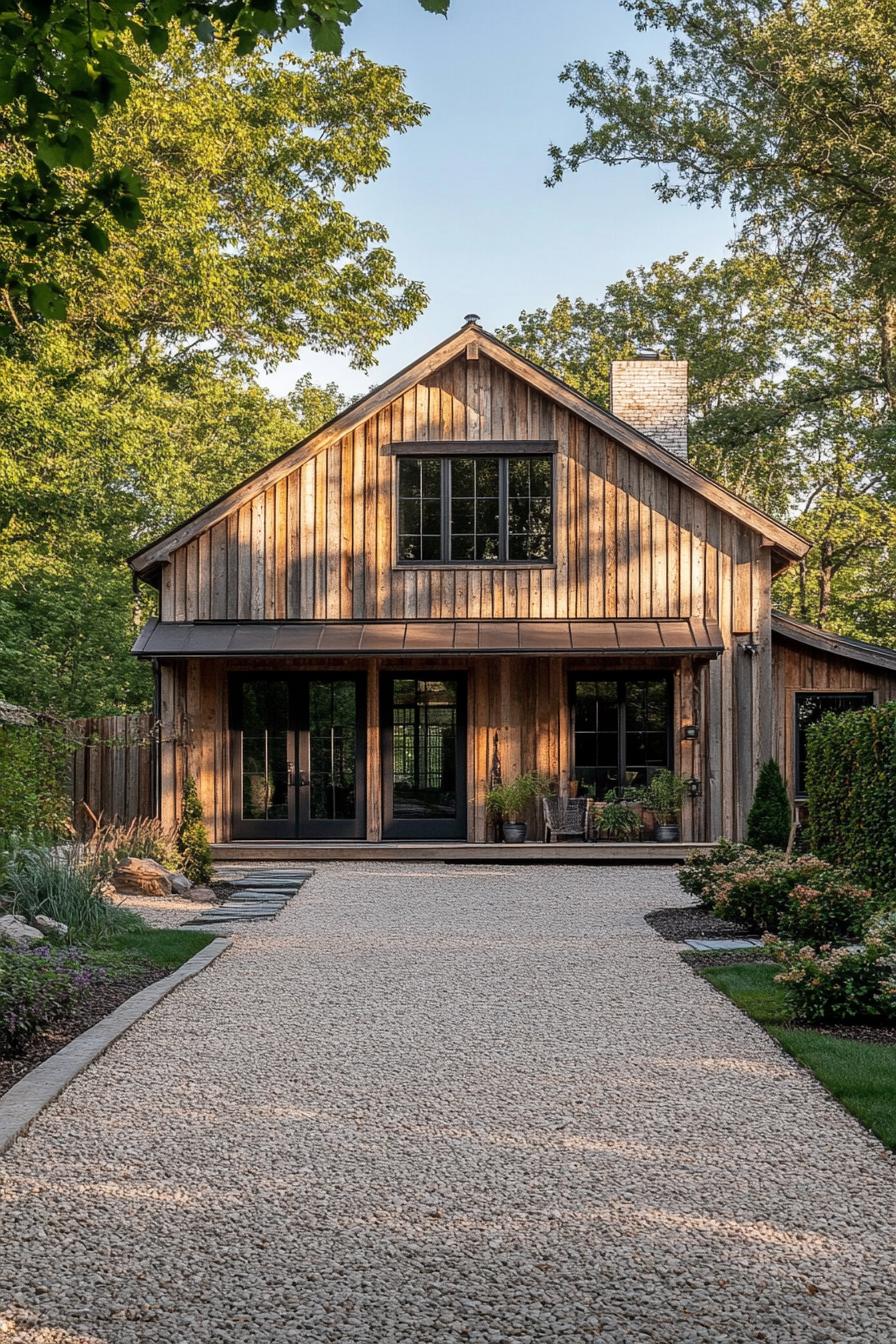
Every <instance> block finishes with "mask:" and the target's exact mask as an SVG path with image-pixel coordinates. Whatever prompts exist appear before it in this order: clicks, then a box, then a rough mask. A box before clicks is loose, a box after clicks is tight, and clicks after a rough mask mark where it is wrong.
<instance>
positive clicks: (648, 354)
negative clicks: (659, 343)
mask: <svg viewBox="0 0 896 1344" xmlns="http://www.w3.org/2000/svg"><path fill="white" fill-rule="evenodd" d="M659 357H660V352H659V350H654V349H652V348H651V347H650V346H649V345H643V346H640V347H639V348H638V350H637V351H636V353H635V359H659Z"/></svg>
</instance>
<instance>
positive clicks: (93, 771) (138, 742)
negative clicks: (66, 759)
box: [71, 714, 157, 831]
mask: <svg viewBox="0 0 896 1344" xmlns="http://www.w3.org/2000/svg"><path fill="white" fill-rule="evenodd" d="M72 730H73V737H74V740H75V741H76V742H77V743H78V744H79V745H77V746H76V747H75V751H74V754H73V756H72V768H71V787H72V819H73V821H74V824H75V826H76V827H77V829H78V830H80V831H83V830H89V829H90V827H91V825H92V823H91V820H90V814H89V813H88V811H87V808H89V809H90V812H92V813H93V814H94V816H96V817H98V816H100V815H101V814H102V816H103V817H104V818H105V820H106V821H112V820H113V819H115V820H118V821H122V822H128V821H133V819H134V818H135V817H152V816H154V815H155V770H154V759H155V750H154V746H155V737H156V734H157V725H156V723H155V720H154V719H153V716H152V714H107V715H104V716H103V717H101V718H92V719H75V720H74V722H73V723H72ZM85 805H86V806H85Z"/></svg>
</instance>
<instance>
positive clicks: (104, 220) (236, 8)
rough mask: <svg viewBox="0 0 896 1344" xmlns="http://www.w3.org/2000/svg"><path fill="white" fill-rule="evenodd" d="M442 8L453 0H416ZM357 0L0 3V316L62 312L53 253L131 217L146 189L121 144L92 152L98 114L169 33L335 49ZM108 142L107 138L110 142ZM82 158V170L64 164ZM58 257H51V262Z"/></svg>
mask: <svg viewBox="0 0 896 1344" xmlns="http://www.w3.org/2000/svg"><path fill="white" fill-rule="evenodd" d="M418 3H419V4H420V5H421V6H422V7H423V8H424V9H425V10H428V11H430V12H431V13H436V14H445V13H447V10H448V5H449V0H418ZM360 8H361V0H140V4H134V3H133V0H94V2H93V3H91V0H86V3H84V0H22V3H21V4H19V5H18V6H10V7H7V9H6V10H5V12H4V13H3V14H2V15H0V39H2V42H0V46H2V51H0V136H2V140H3V145H4V153H5V155H6V156H7V157H8V158H10V159H11V160H12V161H13V162H14V165H15V167H14V171H10V172H8V173H6V174H5V175H4V176H3V179H2V181H0V296H2V300H3V303H2V305H0V324H7V323H8V324H11V325H12V327H13V328H14V329H18V328H19V327H21V325H22V324H23V323H24V322H25V321H26V319H27V318H28V317H29V316H36V317H42V318H44V319H47V318H60V317H63V316H65V313H66V311H67V306H68V296H69V293H70V290H69V288H68V286H67V285H66V283H65V280H64V278H63V277H62V275H61V274H60V272H59V269H58V258H59V254H60V253H62V254H63V255H65V254H68V253H70V252H73V251H74V252H79V251H81V250H82V248H83V247H85V246H86V247H87V248H92V249H93V250H95V251H96V252H98V253H100V254H104V253H105V252H107V251H108V250H109V247H110V244H111V243H112V241H113V234H112V233H111V232H110V228H109V225H110V223H112V222H114V224H115V225H117V226H118V229H119V230H120V229H134V228H136V227H137V225H138V224H139V223H140V221H141V219H142V217H143V209H144V207H143V203H142V198H143V196H144V192H145V189H146V183H145V179H144V178H143V176H142V174H141V171H140V167H139V164H138V163H137V162H136V161H135V160H133V159H131V158H130V157H129V155H128V154H127V152H126V151H127V146H120V147H119V150H120V152H119V153H118V154H114V155H111V156H110V155H108V154H107V155H105V156H100V155H98V154H97V152H96V150H97V144H96V137H97V132H98V130H99V128H100V127H101V126H102V124H103V120H104V118H106V117H108V116H109V115H110V114H112V113H114V112H115V111H117V110H118V109H120V108H121V107H122V106H123V105H125V104H126V103H127V101H128V99H129V98H130V96H131V95H132V92H133V90H134V88H135V87H136V86H137V85H138V84H139V81H140V79H141V78H142V75H143V72H144V68H145V56H144V57H143V58H142V59H141V53H145V54H148V55H155V56H158V57H163V56H165V55H166V53H167V52H168V48H169V43H170V41H171V39H172V37H174V36H176V35H177V34H178V33H182V34H184V35H186V37H187V38H188V40H191V41H195V40H198V41H200V42H202V43H206V44H214V43H215V41H216V40H217V39H218V38H220V37H221V36H222V35H223V37H224V38H225V39H226V40H227V41H228V44H229V45H232V46H234V47H235V50H236V52H237V54H239V55H247V54H249V53H251V52H252V51H254V50H255V49H256V48H257V47H258V46H259V45H264V44H266V43H269V42H270V41H272V40H273V39H275V38H278V37H282V36H284V35H285V34H287V33H289V32H295V31H300V30H304V31H306V32H307V33H308V35H309V37H310V39H311V42H312V45H313V47H314V49H315V50H316V51H319V52H329V53H332V54H336V55H338V54H339V53H340V52H341V50H342V40H343V30H344V28H345V27H346V26H347V25H348V24H350V23H351V20H352V18H353V16H354V15H355V14H356V13H357V11H358V10H359V9H360ZM107 148H108V145H107ZM71 170H78V171H74V172H73V171H71ZM54 259H55V261H56V264H55V265H54Z"/></svg>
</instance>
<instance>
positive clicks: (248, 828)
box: [230, 674, 295, 840]
mask: <svg viewBox="0 0 896 1344" xmlns="http://www.w3.org/2000/svg"><path fill="white" fill-rule="evenodd" d="M292 692H293V688H292V681H291V678H289V677H277V676H259V675H248V674H247V675H245V676H238V677H234V678H233V679H232V681H231V688H230V706H231V729H232V741H233V756H234V759H233V767H234V768H233V823H232V828H231V830H232V834H233V836H234V838H235V839H241V840H242V839H245V840H290V839H292V837H293V836H294V835H295V790H294V789H293V787H292V785H293V763H294V761H295V730H294V726H293V714H294V708H293V693H292Z"/></svg>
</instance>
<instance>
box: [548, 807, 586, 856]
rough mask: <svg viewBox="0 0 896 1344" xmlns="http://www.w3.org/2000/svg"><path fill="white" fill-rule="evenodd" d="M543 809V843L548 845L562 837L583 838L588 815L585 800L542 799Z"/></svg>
mask: <svg viewBox="0 0 896 1344" xmlns="http://www.w3.org/2000/svg"><path fill="white" fill-rule="evenodd" d="M541 803H542V807H543V808H544V842H545V844H550V843H552V842H553V841H555V840H559V839H560V837H561V836H563V835H579V836H581V837H582V839H583V840H584V838H585V819H586V817H587V815H588V799H587V798H560V797H557V796H554V797H552V798H542V800H541Z"/></svg>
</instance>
